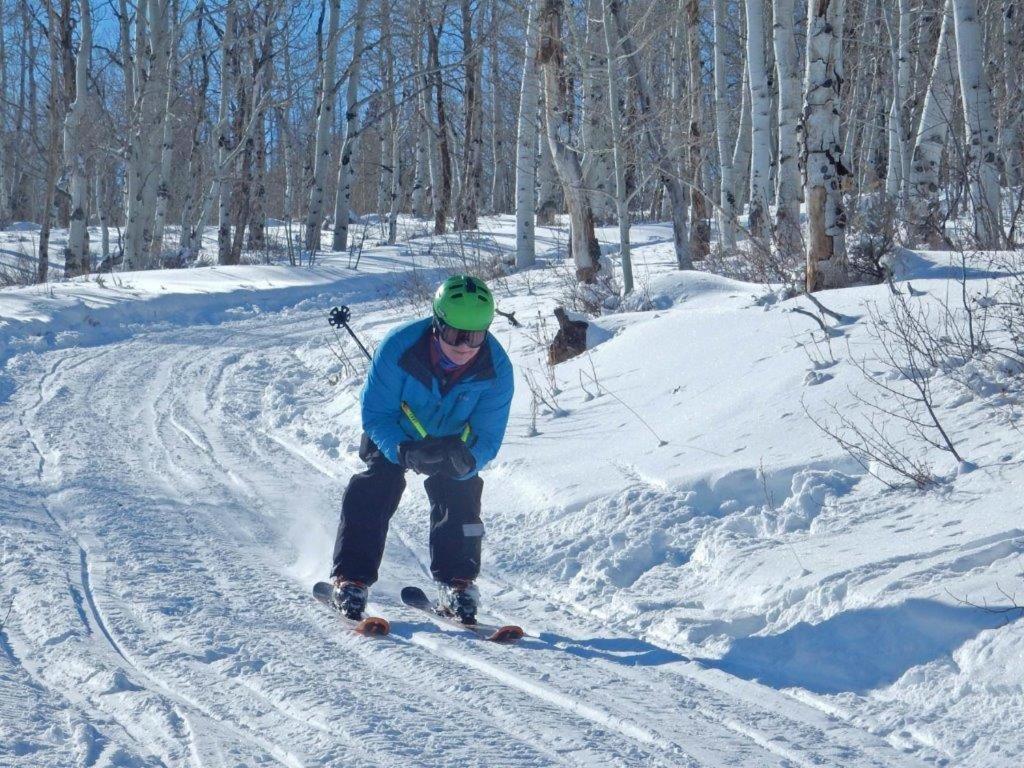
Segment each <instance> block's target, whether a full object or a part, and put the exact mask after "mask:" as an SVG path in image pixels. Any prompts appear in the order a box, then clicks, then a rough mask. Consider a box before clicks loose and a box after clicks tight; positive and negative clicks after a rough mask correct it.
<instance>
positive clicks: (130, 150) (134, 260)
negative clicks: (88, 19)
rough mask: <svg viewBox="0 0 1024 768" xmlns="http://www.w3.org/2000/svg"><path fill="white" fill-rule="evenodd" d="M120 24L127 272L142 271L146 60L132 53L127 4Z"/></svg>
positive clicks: (138, 18) (138, 20) (138, 19)
mask: <svg viewBox="0 0 1024 768" xmlns="http://www.w3.org/2000/svg"><path fill="white" fill-rule="evenodd" d="M118 11H119V12H118V22H119V29H120V48H121V62H122V68H123V71H124V92H125V113H126V114H127V115H128V116H129V119H128V131H127V132H128V136H127V138H126V142H125V148H124V153H125V158H126V163H125V177H126V178H125V180H126V186H125V201H124V210H125V226H124V234H125V237H124V246H123V247H124V259H123V264H124V266H125V268H127V269H138V268H140V267H141V266H142V263H141V262H142V254H141V243H140V242H139V234H138V218H139V216H140V211H139V207H140V204H141V202H142V181H143V178H142V174H141V172H140V169H139V164H140V163H141V162H142V158H141V156H140V152H141V146H140V140H141V137H140V131H141V130H142V122H143V121H142V115H141V109H140V103H139V101H138V96H137V94H136V86H138V88H140V89H141V88H142V83H140V82H139V77H138V75H139V63H140V59H141V58H142V51H139V50H136V51H135V56H134V57H133V56H132V53H131V33H130V31H129V26H128V22H129V15H128V3H127V2H126V0H118ZM142 16H143V11H142V8H141V3H140V7H139V8H138V9H137V11H136V24H137V25H138V24H139V23H141V19H142Z"/></svg>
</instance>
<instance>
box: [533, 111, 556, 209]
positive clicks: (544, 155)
mask: <svg viewBox="0 0 1024 768" xmlns="http://www.w3.org/2000/svg"><path fill="white" fill-rule="evenodd" d="M542 110H543V107H542ZM544 119H545V118H544V117H543V111H542V113H541V124H542V125H543V124H544ZM558 208H559V198H558V174H557V173H556V172H555V160H554V158H553V157H552V156H551V144H549V143H548V137H547V129H546V128H544V129H543V130H542V131H541V137H540V146H539V147H538V148H537V224H538V225H539V226H550V225H551V224H553V223H554V222H555V216H556V215H557V214H558Z"/></svg>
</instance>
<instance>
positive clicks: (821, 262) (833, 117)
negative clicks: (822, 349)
mask: <svg viewBox="0 0 1024 768" xmlns="http://www.w3.org/2000/svg"><path fill="white" fill-rule="evenodd" d="M807 17H808V26H807V68H806V73H805V78H804V168H805V174H806V175H805V195H804V197H805V200H806V201H807V219H808V242H807V281H806V283H807V291H808V292H809V293H810V292H813V291H818V290H822V289H826V288H840V287H843V286H845V285H846V284H847V283H848V275H847V261H846V242H845V228H846V212H845V211H844V209H843V200H842V188H841V185H842V177H843V176H844V175H845V174H846V173H847V171H846V168H845V166H844V165H843V161H842V143H841V140H840V136H839V109H838V105H839V87H840V84H841V83H842V74H843V73H842V33H843V0H808V4H807Z"/></svg>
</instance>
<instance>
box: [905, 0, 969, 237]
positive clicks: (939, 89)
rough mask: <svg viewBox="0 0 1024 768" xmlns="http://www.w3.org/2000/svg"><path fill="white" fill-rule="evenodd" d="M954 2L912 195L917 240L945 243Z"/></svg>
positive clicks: (945, 23) (948, 5)
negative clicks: (942, 188) (944, 169)
mask: <svg viewBox="0 0 1024 768" xmlns="http://www.w3.org/2000/svg"><path fill="white" fill-rule="evenodd" d="M952 8H953V6H952V1H951V0H945V3H944V11H943V15H942V27H941V29H940V31H939V42H938V46H937V47H936V49H935V59H934V63H933V64H932V71H931V77H930V79H929V83H928V89H927V90H926V91H925V96H924V107H923V109H922V111H921V120H920V122H919V123H918V127H917V135H916V138H915V140H914V154H913V160H912V162H911V165H910V178H909V180H908V185H907V186H908V194H909V198H910V206H909V208H910V217H909V218H910V221H911V232H912V235H913V237H914V241H915V243H917V242H929V243H931V244H936V245H937V244H938V243H939V242H941V237H940V235H941V233H940V232H939V221H940V215H941V206H940V205H939V204H938V198H939V169H940V166H941V164H942V153H943V150H944V149H945V146H946V142H947V138H948V136H949V130H950V126H951V125H952V120H953V103H954V102H953V99H954V88H955V86H956V81H957V77H958V76H957V71H956V56H955V48H954V46H955V45H956V42H955V39H954V37H955V34H954V29H953V10H952Z"/></svg>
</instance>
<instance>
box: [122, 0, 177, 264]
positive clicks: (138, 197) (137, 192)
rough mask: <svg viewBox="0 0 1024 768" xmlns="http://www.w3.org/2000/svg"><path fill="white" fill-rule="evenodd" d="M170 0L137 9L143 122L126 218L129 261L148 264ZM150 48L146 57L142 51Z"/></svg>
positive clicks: (149, 0)
mask: <svg viewBox="0 0 1024 768" xmlns="http://www.w3.org/2000/svg"><path fill="white" fill-rule="evenodd" d="M169 16H170V3H169V0H145V2H144V3H140V7H139V9H138V11H137V12H136V24H135V67H134V74H133V77H134V79H135V84H136V86H137V89H138V105H137V107H135V108H136V109H137V110H138V114H139V122H138V126H137V129H136V131H135V134H134V136H133V138H132V144H131V147H130V154H129V160H128V168H127V175H128V203H127V204H128V222H127V226H126V230H125V265H126V267H127V268H128V269H140V268H143V267H145V266H147V265H148V259H149V255H150V246H151V244H152V239H153V220H154V217H155V215H156V201H157V185H158V182H159V176H160V168H159V165H160V146H161V143H162V138H163V132H162V128H163V118H164V116H165V112H166V103H167V88H168V87H169V80H170V77H169V75H168V71H167V66H168V63H169V61H170V21H169ZM144 51H148V54H147V55H146V57H145V63H143V61H142V58H143V52H144Z"/></svg>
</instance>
